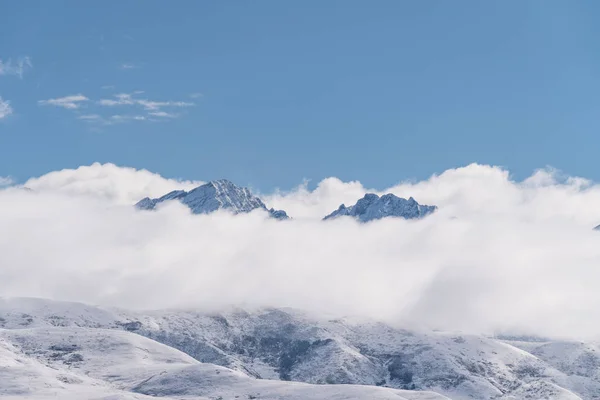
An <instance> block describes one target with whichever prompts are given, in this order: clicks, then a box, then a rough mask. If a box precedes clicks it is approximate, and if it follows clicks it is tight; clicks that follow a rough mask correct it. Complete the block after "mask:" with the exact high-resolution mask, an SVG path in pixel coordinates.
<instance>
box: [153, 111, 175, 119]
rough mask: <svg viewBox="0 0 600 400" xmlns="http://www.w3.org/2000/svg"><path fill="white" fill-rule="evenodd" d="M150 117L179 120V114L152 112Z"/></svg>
mask: <svg viewBox="0 0 600 400" xmlns="http://www.w3.org/2000/svg"><path fill="white" fill-rule="evenodd" d="M148 115H151V116H153V117H160V118H177V117H178V116H179V115H177V114H174V113H168V112H166V111H152V112H149V113H148Z"/></svg>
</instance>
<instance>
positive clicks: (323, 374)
mask: <svg viewBox="0 0 600 400" xmlns="http://www.w3.org/2000/svg"><path fill="white" fill-rule="evenodd" d="M0 327H2V329H0V344H1V347H0V348H1V350H0V351H1V353H0V354H1V357H2V358H1V361H0V362H1V364H0V374H2V375H0V382H10V384H4V385H2V384H0V394H3V395H8V394H11V395H13V396H17V397H15V398H33V397H32V396H34V395H36V396H52V395H54V393H67V392H69V393H71V391H72V393H85V390H88V391H90V393H94V396H96V397H95V398H103V397H102V396H104V398H111V399H129V398H131V399H133V398H140V399H142V398H144V397H131V396H142V395H148V396H161V397H166V398H177V399H183V398H187V399H192V398H193V399H197V398H211V399H217V398H222V399H228V398H232V399H233V398H236V396H238V397H237V398H257V399H282V398H283V399H308V398H310V399H365V398H369V399H392V398H393V399H403V398H406V399H420V400H425V399H431V400H434V399H444V398H451V399H455V400H463V399H480V400H486V399H490V400H492V399H515V400H516V399H559V400H576V399H586V400H587V399H600V357H598V355H597V354H596V353H597V349H598V348H597V347H596V345H595V344H593V343H580V342H564V341H523V340H520V341H517V340H508V339H505V340H499V339H494V338H489V337H484V336H472V335H459V334H448V333H441V332H427V333H424V332H416V331H408V330H402V329H397V328H394V327H391V326H388V325H386V324H382V323H379V322H374V321H364V320H360V321H357V320H354V319H331V320H328V319H315V318H313V317H311V316H309V315H306V314H304V313H302V312H299V311H296V310H289V309H263V310H254V311H248V310H242V309H234V310H230V311H228V312H224V313H218V314H217V313H202V312H197V311H190V310H164V311H151V312H134V311H127V310H115V309H102V308H97V307H93V306H86V305H83V304H78V303H65V302H54V301H48V300H41V299H3V300H0ZM13 377H14V378H13ZM300 382H304V383H300ZM341 384H344V385H341ZM398 390H400V391H398ZM433 392H436V393H439V395H436V394H434V393H433ZM110 395H113V396H121V397H106V396H110ZM60 396H62V395H60ZM65 396H66V395H65ZM126 396H129V397H126ZM444 396H446V397H444ZM61 398H67V397H61ZM72 398H94V397H72Z"/></svg>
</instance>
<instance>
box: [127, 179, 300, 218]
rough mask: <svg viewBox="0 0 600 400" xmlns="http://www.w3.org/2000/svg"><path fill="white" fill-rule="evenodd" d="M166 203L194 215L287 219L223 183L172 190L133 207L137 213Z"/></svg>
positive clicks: (249, 195)
mask: <svg viewBox="0 0 600 400" xmlns="http://www.w3.org/2000/svg"><path fill="white" fill-rule="evenodd" d="M170 200H179V201H180V202H181V203H183V204H185V205H186V206H188V207H189V208H190V210H192V212H193V213H194V214H209V213H211V212H214V211H217V210H221V209H223V210H227V211H230V212H232V213H233V214H240V213H248V212H250V211H253V210H256V209H262V210H265V211H267V212H268V213H269V215H270V216H271V217H273V218H275V219H288V218H289V217H288V215H287V214H286V212H285V211H281V210H274V209H273V208H271V209H267V207H266V206H265V204H264V203H263V202H262V200H261V199H259V198H258V197H256V196H254V195H253V194H252V193H251V192H250V190H249V189H248V188H245V187H240V186H237V185H235V184H234V183H233V182H231V181H228V180H227V179H219V180H214V181H210V182H208V183H205V184H204V185H200V186H198V187H197V188H195V189H192V190H190V191H189V192H186V191H185V190H174V191H172V192H169V193H167V194H165V195H164V196H162V197H159V198H157V199H151V198H149V197H145V198H143V199H142V200H140V201H139V202H138V203H137V204H136V205H135V206H136V207H137V208H139V209H141V210H154V209H155V208H156V206H157V205H158V204H159V203H162V202H164V201H170Z"/></svg>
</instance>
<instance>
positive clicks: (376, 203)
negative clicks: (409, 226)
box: [323, 193, 437, 222]
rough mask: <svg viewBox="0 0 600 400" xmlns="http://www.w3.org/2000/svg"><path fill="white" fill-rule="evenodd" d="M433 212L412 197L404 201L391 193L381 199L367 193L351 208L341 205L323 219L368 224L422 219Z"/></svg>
mask: <svg viewBox="0 0 600 400" xmlns="http://www.w3.org/2000/svg"><path fill="white" fill-rule="evenodd" d="M435 210H437V207H436V206H426V205H421V204H419V203H417V201H416V200H415V199H413V198H412V197H410V198H409V199H408V200H406V199H403V198H401V197H398V196H396V195H394V194H391V193H388V194H385V195H383V196H381V197H379V196H378V195H376V194H374V193H367V194H365V196H364V197H363V198H362V199H360V200H358V201H357V202H356V204H354V205H353V206H350V207H346V206H345V205H344V204H342V205H340V207H339V208H338V209H337V210H335V211H334V212H332V213H331V214H329V215H327V216H326V217H325V218H323V219H324V220H327V219H332V218H337V217H341V216H350V217H354V218H356V219H358V220H359V221H360V222H369V221H373V220H376V219H381V218H386V217H399V218H404V219H416V218H423V217H425V216H426V215H429V214H431V213H433V212H434V211H435Z"/></svg>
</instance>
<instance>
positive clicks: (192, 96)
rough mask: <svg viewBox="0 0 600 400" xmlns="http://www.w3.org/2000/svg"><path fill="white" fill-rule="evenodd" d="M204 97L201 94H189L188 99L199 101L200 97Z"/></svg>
mask: <svg viewBox="0 0 600 400" xmlns="http://www.w3.org/2000/svg"><path fill="white" fill-rule="evenodd" d="M203 96H204V95H203V94H202V93H191V94H190V98H192V99H199V98H200V97H203Z"/></svg>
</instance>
